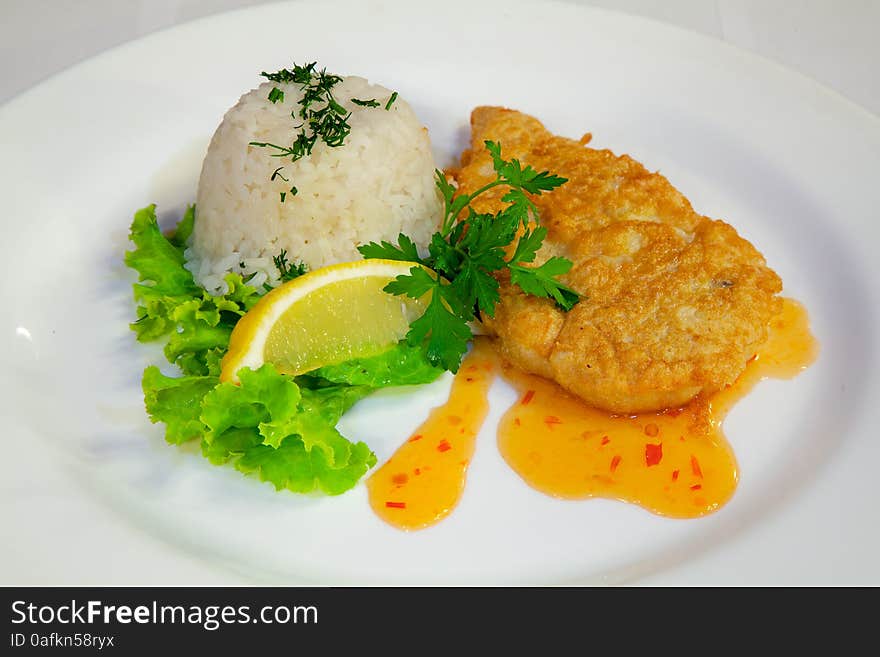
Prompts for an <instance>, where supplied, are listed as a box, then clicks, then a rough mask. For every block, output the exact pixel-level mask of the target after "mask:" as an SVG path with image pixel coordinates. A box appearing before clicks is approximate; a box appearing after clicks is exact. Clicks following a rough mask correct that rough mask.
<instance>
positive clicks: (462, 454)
mask: <svg viewBox="0 0 880 657" xmlns="http://www.w3.org/2000/svg"><path fill="white" fill-rule="evenodd" d="M497 369H498V358H497V356H496V355H495V351H494V349H493V347H492V345H491V343H490V342H489V341H488V340H487V339H485V338H477V339H476V340H475V341H474V347H473V349H472V350H471V352H470V353H469V354H468V355H467V357H466V358H465V359H464V361H463V362H462V364H461V367H460V368H459V370H458V373H457V374H456V375H455V379H454V380H453V382H452V389H451V390H450V392H449V400H448V401H447V402H446V403H445V404H444V405H443V406H440V407H438V408H435V409H434V410H433V411H431V414H430V416H429V417H428V419H427V420H426V421H425V422H424V423H423V424H422V425H421V426H420V427H419V428H418V429H416V430H415V431H414V432H413V433H412V435H410V437H409V438H408V439H407V441H406V442H405V443H404V444H403V445H402V446H401V447H400V448H399V449H398V450H397V451H396V452H395V453H394V455H393V456H392V457H391V458H390V459H388V461H387V462H386V463H385V465H383V466H382V467H381V468H379V469H378V470H377V471H376V472H374V473H373V474H372V476H370V478H369V479H368V480H367V489H368V491H369V495H370V505H371V506H372V507H373V510H374V511H375V512H376V513H377V514H378V515H379V517H380V518H382V519H383V520H385V521H386V522H388V523H390V524H392V525H394V526H395V527H399V528H400V529H421V528H424V527H428V526H429V525H433V524H434V523H436V522H438V521H439V520H441V519H442V518H444V517H446V515H448V514H449V512H450V511H452V509H453V508H455V505H456V504H458V500H459V499H460V498H461V494H462V491H463V490H464V485H465V480H466V479H467V467H468V464H469V463H470V459H471V457H472V456H473V454H474V442H475V440H476V437H477V434H478V433H479V431H480V427H482V425H483V420H485V419H486V414H487V413H488V412H489V400H488V398H487V393H488V392H489V386H490V385H491V383H492V379H494V378H495V374H496V372H497Z"/></svg>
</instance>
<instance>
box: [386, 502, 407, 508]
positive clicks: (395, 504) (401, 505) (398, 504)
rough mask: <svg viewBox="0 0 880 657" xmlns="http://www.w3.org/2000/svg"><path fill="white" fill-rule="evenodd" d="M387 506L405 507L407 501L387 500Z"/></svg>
mask: <svg viewBox="0 0 880 657" xmlns="http://www.w3.org/2000/svg"><path fill="white" fill-rule="evenodd" d="M385 506H387V507H388V508H389V509H405V508H406V502H385Z"/></svg>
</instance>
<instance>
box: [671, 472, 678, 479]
mask: <svg viewBox="0 0 880 657" xmlns="http://www.w3.org/2000/svg"><path fill="white" fill-rule="evenodd" d="M672 481H678V470H673V471H672Z"/></svg>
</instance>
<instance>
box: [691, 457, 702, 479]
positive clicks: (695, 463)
mask: <svg viewBox="0 0 880 657" xmlns="http://www.w3.org/2000/svg"><path fill="white" fill-rule="evenodd" d="M691 470H693V472H694V476H696V477H699V478H700V479H702V478H703V471H702V470H700V462H699V461H698V460H697V457H696V456H694V455H693V454H691Z"/></svg>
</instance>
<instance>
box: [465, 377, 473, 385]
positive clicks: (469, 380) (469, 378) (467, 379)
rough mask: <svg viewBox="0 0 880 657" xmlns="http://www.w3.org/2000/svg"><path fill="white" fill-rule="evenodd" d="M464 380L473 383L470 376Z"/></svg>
mask: <svg viewBox="0 0 880 657" xmlns="http://www.w3.org/2000/svg"><path fill="white" fill-rule="evenodd" d="M464 380H465V381H467V382H468V383H473V382H474V377H472V376H466V377H465V378H464Z"/></svg>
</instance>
